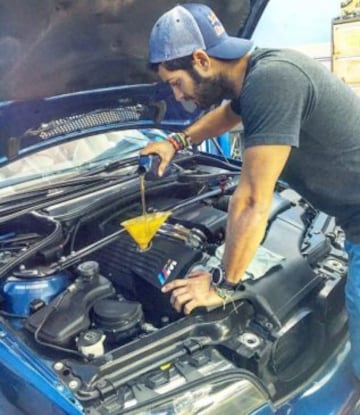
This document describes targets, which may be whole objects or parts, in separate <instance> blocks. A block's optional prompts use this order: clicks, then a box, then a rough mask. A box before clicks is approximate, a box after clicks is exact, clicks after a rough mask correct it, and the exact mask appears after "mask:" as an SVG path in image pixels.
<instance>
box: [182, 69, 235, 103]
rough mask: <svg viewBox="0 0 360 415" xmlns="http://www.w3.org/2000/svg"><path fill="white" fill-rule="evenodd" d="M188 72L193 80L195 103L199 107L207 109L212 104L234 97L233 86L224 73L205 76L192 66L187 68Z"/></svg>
mask: <svg viewBox="0 0 360 415" xmlns="http://www.w3.org/2000/svg"><path fill="white" fill-rule="evenodd" d="M189 74H190V76H191V78H192V79H193V81H194V84H195V88H194V94H193V95H194V98H195V101H196V105H197V106H198V107H200V108H201V109H208V108H210V107H211V106H213V105H219V104H221V102H222V101H223V100H224V99H234V98H236V93H235V86H234V83H233V82H232V81H230V80H229V79H228V78H227V77H226V76H224V75H217V76H212V77H211V78H205V77H203V76H201V75H200V74H199V73H198V72H197V71H196V70H195V69H194V68H191V69H190V70H189Z"/></svg>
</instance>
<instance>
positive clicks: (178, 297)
mask: <svg viewBox="0 0 360 415" xmlns="http://www.w3.org/2000/svg"><path fill="white" fill-rule="evenodd" d="M191 299H192V296H191V294H190V293H189V292H187V291H186V292H184V293H182V294H179V293H178V290H176V291H173V293H172V295H171V299H170V303H171V305H172V306H173V307H174V308H175V310H176V311H177V312H178V313H180V312H181V310H182V308H183V305H184V304H186V303H188V302H189V301H190V300H191Z"/></svg>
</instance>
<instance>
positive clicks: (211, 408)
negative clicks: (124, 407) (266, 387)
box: [136, 377, 270, 415]
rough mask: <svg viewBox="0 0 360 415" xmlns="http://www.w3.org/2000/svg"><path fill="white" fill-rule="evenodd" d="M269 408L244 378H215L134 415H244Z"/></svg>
mask: <svg viewBox="0 0 360 415" xmlns="http://www.w3.org/2000/svg"><path fill="white" fill-rule="evenodd" d="M264 405H265V406H268V407H269V408H270V405H269V402H268V399H267V396H266V393H265V392H264V391H263V390H262V389H261V388H260V387H257V386H256V385H255V384H254V383H252V382H251V381H250V380H248V379H240V380H239V378H238V377H237V380H234V379H231V380H230V379H227V380H216V381H213V382H211V383H207V384H205V385H204V384H201V385H199V386H197V387H192V388H191V390H187V391H185V392H178V393H177V394H176V395H175V394H171V396H169V397H168V398H167V399H166V398H163V399H162V400H161V402H158V403H154V404H152V405H148V406H147V407H146V408H143V409H142V410H139V409H138V410H137V411H136V414H137V415H195V414H202V415H205V414H206V415H220V414H221V415H223V414H226V415H248V414H251V413H252V412H253V411H255V410H256V409H259V408H261V407H263V406H264Z"/></svg>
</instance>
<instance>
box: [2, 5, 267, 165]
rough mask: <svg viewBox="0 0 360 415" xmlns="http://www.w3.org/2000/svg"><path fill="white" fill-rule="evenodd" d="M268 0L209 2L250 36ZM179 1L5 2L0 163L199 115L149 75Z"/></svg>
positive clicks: (235, 29) (231, 27)
mask: <svg viewBox="0 0 360 415" xmlns="http://www.w3.org/2000/svg"><path fill="white" fill-rule="evenodd" d="M267 2H268V0H227V1H214V0H212V1H208V2H206V3H207V4H208V5H209V6H211V7H212V8H213V9H214V10H215V12H216V13H217V14H218V15H219V16H220V18H221V19H222V20H223V22H224V24H225V26H226V28H227V29H228V32H229V33H230V34H232V35H236V34H239V35H241V36H243V37H250V36H251V34H252V32H253V30H254V28H255V26H256V23H257V21H258V20H259V18H260V16H261V14H262V12H263V10H264V8H265V6H266V4H267ZM176 3H177V2H176V1H168V0H166V1H165V0H156V1H152V2H148V1H145V0H143V1H139V0H128V1H123V0H113V1H111V2H109V1H106V0H82V1H73V0H63V1H59V0H56V1H55V0H29V1H26V2H25V3H24V2H23V1H21V0H14V1H12V2H8V1H5V0H0V138H1V140H0V165H4V164H7V163H8V162H9V161H13V160H16V159H19V158H20V157H23V156H25V155H26V154H29V153H30V152H36V151H38V150H39V149H43V148H45V147H50V146H53V145H57V144H58V143H59V142H63V141H66V140H69V139H72V138H73V133H74V132H76V133H79V132H81V133H83V134H91V133H92V128H94V127H99V126H100V125H101V126H105V124H106V128H109V129H111V128H122V127H123V128H126V127H127V126H128V125H129V123H130V124H132V125H134V123H135V124H136V126H140V125H147V126H150V125H151V126H159V125H161V126H162V127H164V126H165V127H166V125H167V126H171V127H172V128H174V127H175V128H176V127H178V128H181V126H183V125H184V124H187V123H189V122H191V121H193V120H194V119H195V118H196V117H197V116H198V115H199V111H198V110H197V109H196V108H190V109H189V108H184V106H183V104H181V103H178V102H176V101H175V100H174V98H173V94H172V92H171V90H170V88H169V87H168V86H167V85H164V84H155V83H154V81H155V80H156V79H157V78H156V75H155V74H153V73H152V72H151V71H150V70H148V69H147V56H148V36H149V33H150V31H151V27H152V25H153V24H154V22H155V21H156V19H157V18H158V17H159V16H160V15H161V14H162V13H163V12H165V11H166V10H168V9H170V8H171V7H172V6H174V5H175V4H176ZM99 111H100V112H101V114H102V115H103V118H101V117H99ZM114 111H115V112H116V113H117V114H118V115H117V116H115V117H114V116H113V114H114ZM119 114H120V115H119ZM79 119H80V121H81V122H79ZM69 121H71V122H69ZM72 121H74V122H72ZM94 122H95V124H96V125H95V124H94ZM59 124H61V125H63V124H66V125H67V126H69V125H72V127H73V128H70V129H68V128H66V129H65V130H64V129H61V128H60V129H59V128H58V127H59ZM55 127H56V128H55Z"/></svg>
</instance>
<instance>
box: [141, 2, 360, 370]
mask: <svg viewBox="0 0 360 415" xmlns="http://www.w3.org/2000/svg"><path fill="white" fill-rule="evenodd" d="M149 45H150V64H151V65H152V67H153V69H154V70H156V71H157V73H158V75H159V76H160V78H161V79H162V80H163V81H164V82H167V83H168V84H169V85H170V86H171V88H172V89H173V92H174V95H175V97H176V99H178V100H190V101H193V102H195V103H196V104H197V105H198V106H200V107H201V108H209V107H210V106H212V105H213V104H219V103H221V102H222V101H223V100H230V101H229V102H228V103H226V104H224V105H221V106H217V107H216V108H215V109H214V110H212V111H210V112H208V113H207V114H206V115H204V116H203V117H202V118H200V119H199V120H198V121H196V122H195V123H194V124H192V125H191V126H190V127H189V128H187V129H186V131H184V132H183V133H178V134H171V135H170V136H169V137H168V140H167V141H165V142H162V143H151V144H149V145H148V146H147V147H146V148H145V149H144V150H143V151H142V154H150V153H158V154H159V155H160V156H161V159H162V162H161V164H160V167H159V174H160V175H161V174H162V173H163V172H164V169H165V167H166V165H167V164H168V163H169V162H170V160H171V159H172V157H173V156H174V154H175V153H176V152H177V151H178V150H181V149H183V148H185V147H186V146H188V145H190V144H200V143H201V142H202V141H203V140H204V139H205V138H207V137H214V136H218V135H220V134H221V133H223V132H225V131H228V130H229V129H231V128H232V127H234V126H235V125H236V124H238V123H239V121H240V119H241V120H242V122H243V125H244V142H245V151H244V154H243V168H242V173H241V178H240V182H239V185H238V187H237V189H236V190H235V192H234V194H233V196H232V199H231V202H230V206H229V216H228V222H227V230H226V244H225V253H224V258H223V263H224V270H225V279H224V281H223V282H222V284H220V286H217V285H215V284H214V283H213V281H212V276H211V275H210V274H209V273H206V272H197V273H193V274H191V275H188V278H185V279H181V280H176V281H173V282H170V283H168V284H166V285H165V286H164V287H163V291H164V292H171V300H170V301H171V303H172V305H173V306H174V307H175V309H177V310H178V311H180V310H182V309H183V310H184V312H185V313H186V314H189V313H191V312H192V310H194V309H195V308H196V307H199V306H213V305H218V304H222V303H223V302H224V301H225V300H228V299H231V296H232V294H233V292H234V290H236V287H237V285H238V284H239V282H240V281H241V278H242V276H243V275H244V272H245V270H246V269H247V267H248V265H249V263H250V261H251V259H252V258H253V256H254V255H255V252H256V250H257V248H258V246H259V244H260V243H261V240H262V238H263V236H264V232H265V228H266V224H267V219H268V215H269V210H270V207H271V203H272V195H273V190H274V186H275V183H276V181H277V180H278V178H279V176H280V175H281V178H282V179H283V180H286V181H287V182H288V183H289V184H290V185H291V186H292V187H293V188H294V189H295V190H297V191H298V192H299V193H300V194H301V195H303V196H304V197H305V198H306V199H307V200H309V201H310V202H311V203H312V204H313V205H315V206H316V207H317V208H319V209H321V210H323V211H325V212H327V213H328V214H330V215H333V216H335V217H336V219H337V222H338V224H339V225H340V226H342V228H343V229H344V231H345V234H346V249H347V251H348V253H349V258H350V261H349V276H348V281H347V287H346V304H347V310H348V314H349V327H350V336H351V342H352V349H353V356H354V369H355V374H356V375H357V376H358V377H359V378H360V122H359V120H360V99H359V98H358V97H357V96H356V95H355V93H354V92H353V91H351V90H350V88H348V87H347V86H346V85H344V84H343V83H342V82H341V81H340V80H339V79H337V78H336V77H335V76H334V75H332V74H331V73H330V72H329V71H328V70H327V69H326V68H325V67H323V66H322V65H321V64H319V63H317V62H316V61H314V60H312V59H311V58H308V57H306V56H304V55H302V54H300V53H298V52H295V51H290V50H269V49H259V48H257V49H254V48H253V45H252V42H251V41H249V40H246V39H239V38H234V37H231V36H228V34H227V33H226V31H225V29H224V27H223V25H222V24H221V22H220V21H219V20H218V18H217V17H216V16H215V14H214V13H213V12H212V10H211V9H209V8H208V7H207V6H205V5H200V4H185V5H183V6H176V7H174V8H173V9H171V10H170V11H169V12H167V13H165V14H164V15H163V16H161V17H160V19H159V20H158V21H157V22H156V24H155V25H154V27H153V30H152V32H151V36H150V43H149ZM216 277H218V275H217V276H216Z"/></svg>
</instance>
